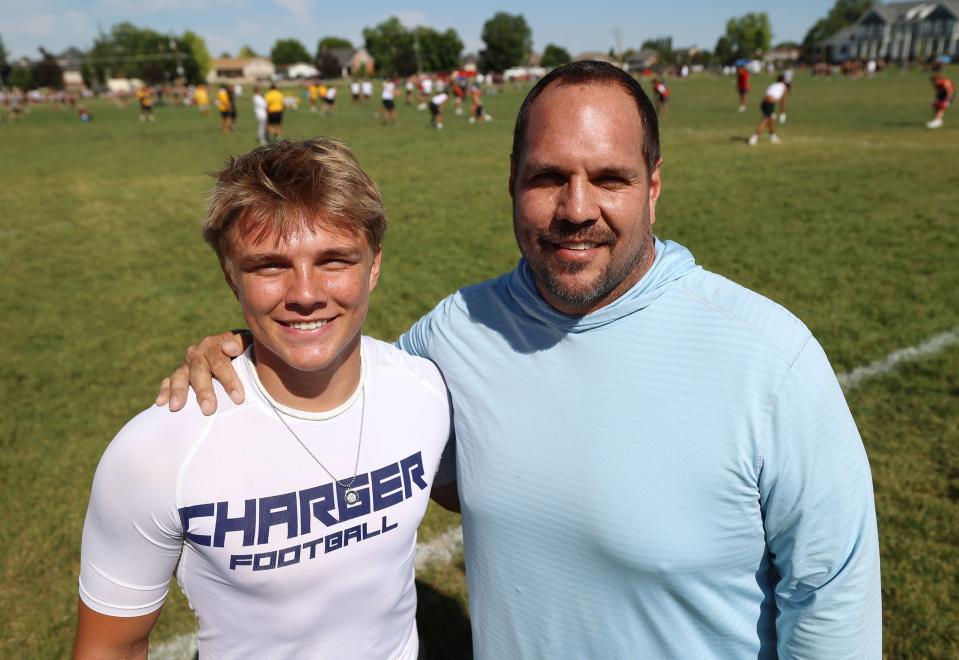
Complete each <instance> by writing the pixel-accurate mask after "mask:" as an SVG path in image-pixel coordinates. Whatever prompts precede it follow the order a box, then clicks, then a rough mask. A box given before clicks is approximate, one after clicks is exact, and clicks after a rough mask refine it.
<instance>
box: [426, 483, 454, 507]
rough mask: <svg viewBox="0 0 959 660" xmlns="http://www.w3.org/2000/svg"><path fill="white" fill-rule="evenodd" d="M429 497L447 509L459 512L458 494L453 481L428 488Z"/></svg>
mask: <svg viewBox="0 0 959 660" xmlns="http://www.w3.org/2000/svg"><path fill="white" fill-rule="evenodd" d="M430 498H431V499H432V500H433V501H434V502H436V503H437V504H439V505H440V506H441V507H443V508H444V509H446V510H447V511H452V512H453V513H460V496H459V492H458V491H457V490H456V482H455V481H452V482H450V483H448V484H443V485H441V486H436V485H434V486H433V488H432V489H431V490H430Z"/></svg>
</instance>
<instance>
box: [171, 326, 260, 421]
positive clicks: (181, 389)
mask: <svg viewBox="0 0 959 660" xmlns="http://www.w3.org/2000/svg"><path fill="white" fill-rule="evenodd" d="M250 342H252V338H251V336H250V334H249V333H248V332H245V331H235V332H224V333H222V334H218V335H208V336H206V337H204V338H203V339H202V340H201V341H200V343H199V344H193V345H192V346H190V347H189V348H187V349H186V355H185V356H184V358H183V363H182V364H180V366H178V367H177V368H176V369H174V371H173V373H172V374H170V375H169V376H167V377H166V378H164V379H163V380H162V381H161V382H160V391H159V393H158V394H157V398H156V405H158V406H162V405H169V406H170V410H171V411H172V412H176V411H178V410H180V409H181V408H183V406H185V405H186V401H187V391H188V390H189V388H190V387H191V386H192V387H193V391H194V392H196V398H197V402H198V403H199V404H200V410H201V411H202V412H203V414H204V415H212V414H213V413H214V412H216V394H215V393H214V392H213V379H214V378H215V379H216V380H218V381H220V383H222V384H223V388H224V389H225V390H226V391H227V392H229V393H230V398H231V399H233V401H234V403H243V397H244V392H243V384H242V383H241V382H240V377H239V376H237V373H236V370H235V369H234V368H233V363H232V361H231V360H232V359H233V358H235V357H237V356H238V355H240V354H241V353H243V351H244V350H245V349H246V347H247V346H249V345H250Z"/></svg>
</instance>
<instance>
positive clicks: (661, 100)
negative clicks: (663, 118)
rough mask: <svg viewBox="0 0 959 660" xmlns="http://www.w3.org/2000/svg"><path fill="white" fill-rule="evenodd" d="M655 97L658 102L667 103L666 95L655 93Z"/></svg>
mask: <svg viewBox="0 0 959 660" xmlns="http://www.w3.org/2000/svg"><path fill="white" fill-rule="evenodd" d="M656 98H657V99H659V102H660V103H669V97H668V96H660V95H659V94H657V95H656Z"/></svg>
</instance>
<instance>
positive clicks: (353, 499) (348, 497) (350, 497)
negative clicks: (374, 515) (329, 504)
mask: <svg viewBox="0 0 959 660" xmlns="http://www.w3.org/2000/svg"><path fill="white" fill-rule="evenodd" d="M361 369H362V367H361ZM360 378H363V376H362V374H361V375H360ZM254 382H256V384H257V387H259V388H260V392H262V393H263V398H264V399H266V402H267V403H268V404H270V408H272V409H273V412H274V413H275V414H276V418H277V419H278V420H280V423H281V424H283V426H285V427H286V430H287V431H289V432H290V435H292V436H293V437H294V438H296V441H297V442H299V443H300V446H301V447H303V449H304V451H306V453H307V454H309V455H310V458H312V459H313V460H314V461H316V464H317V465H319V466H320V467H321V468H323V471H324V472H326V473H327V474H328V475H330V479H332V480H333V481H334V482H336V485H337V486H339V487H340V488H342V489H343V490H344V491H346V492H345V493H344V495H343V499H344V500H345V501H346V503H347V505H349V506H353V505H354V504H356V503H357V502H359V501H360V494H359V493H357V492H356V491H355V490H354V489H353V484H354V483H356V477H357V476H358V475H359V469H360V448H361V447H362V446H363V420H364V419H365V418H366V383H365V382H364V383H361V384H360V433H359V437H358V438H357V440H356V462H355V463H354V464H353V478H352V479H350V480H349V482H348V483H343V482H341V481H340V480H339V479H337V478H336V477H334V476H333V473H332V472H330V471H329V469H328V468H327V467H326V466H325V465H323V462H322V461H320V459H318V458H317V457H316V454H314V453H313V452H312V451H310V448H309V447H307V446H306V443H305V442H303V440H301V439H300V436H298V435H297V434H296V431H294V430H293V429H292V428H291V427H290V425H289V424H287V423H286V420H285V419H283V415H282V414H280V411H279V410H277V407H276V406H275V405H273V400H272V399H271V398H270V395H269V394H268V393H267V392H266V390H265V389H264V387H263V386H262V385H261V384H260V382H259V380H258V379H254Z"/></svg>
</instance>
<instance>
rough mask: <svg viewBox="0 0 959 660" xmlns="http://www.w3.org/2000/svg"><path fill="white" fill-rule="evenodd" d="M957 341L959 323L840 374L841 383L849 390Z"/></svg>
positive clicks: (843, 387) (844, 388)
mask: <svg viewBox="0 0 959 660" xmlns="http://www.w3.org/2000/svg"><path fill="white" fill-rule="evenodd" d="M957 343H959V325H957V326H956V327H954V328H952V329H951V330H946V331H945V332H941V333H939V334H938V335H935V336H933V337H930V338H929V339H927V340H926V341H924V342H922V343H920V344H916V345H915V346H907V347H906V348H900V349H899V350H897V351H893V352H892V353H890V354H889V355H887V356H886V357H884V358H882V359H881V360H876V361H875V362H870V363H869V364H866V365H863V366H861V367H856V368H855V369H853V370H852V371H848V372H846V373H844V374H839V375H838V378H839V384H840V385H842V389H843V390H845V391H846V392H848V391H849V390H852V389H854V388H856V387H857V386H859V385H861V384H862V383H864V382H865V381H867V380H870V379H872V378H875V377H876V376H883V375H885V374H888V373H889V372H890V371H894V370H895V369H896V368H897V367H898V366H899V365H900V364H902V363H903V362H911V361H913V360H918V359H919V358H921V357H924V356H926V355H932V354H933V353H938V352H939V351H941V350H942V349H944V348H946V347H948V346H952V345H953V344H957Z"/></svg>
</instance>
